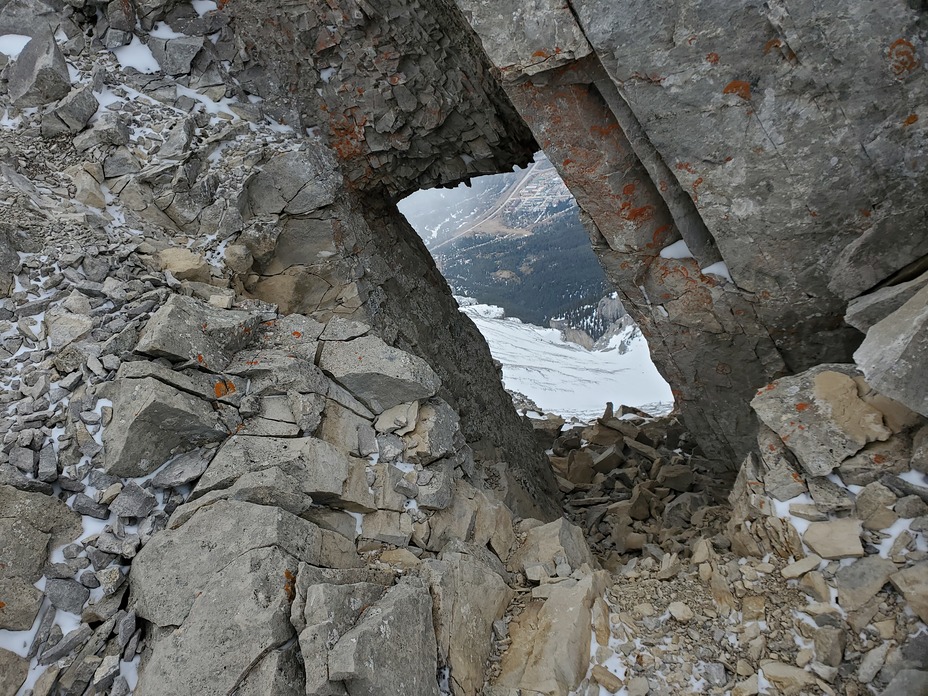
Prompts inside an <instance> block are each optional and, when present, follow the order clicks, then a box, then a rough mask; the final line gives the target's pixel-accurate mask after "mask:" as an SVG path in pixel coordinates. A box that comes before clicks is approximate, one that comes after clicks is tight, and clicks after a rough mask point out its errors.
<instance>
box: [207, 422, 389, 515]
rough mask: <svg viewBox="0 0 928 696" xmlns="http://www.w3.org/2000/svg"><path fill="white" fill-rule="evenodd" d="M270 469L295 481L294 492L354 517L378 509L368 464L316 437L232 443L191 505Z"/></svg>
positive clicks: (242, 438)
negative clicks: (357, 513) (296, 485)
mask: <svg viewBox="0 0 928 696" xmlns="http://www.w3.org/2000/svg"><path fill="white" fill-rule="evenodd" d="M271 467H276V468H278V469H280V471H281V472H283V473H284V474H286V475H287V476H290V477H292V478H293V479H295V480H296V481H297V482H298V487H297V488H296V489H295V490H296V491H298V492H300V493H302V494H303V495H305V496H309V497H311V498H312V499H313V500H315V501H316V502H319V503H326V504H330V505H334V506H336V507H341V508H343V509H346V510H351V511H353V512H371V511H373V510H376V509H377V501H376V496H375V494H374V493H373V492H371V491H370V489H369V487H368V484H367V472H366V467H367V462H365V461H363V460H360V459H355V458H352V457H348V456H346V455H345V454H343V453H342V452H341V451H339V450H338V449H337V448H335V447H333V446H332V445H330V444H329V443H328V442H325V441H323V440H318V439H316V438H312V437H305V438H273V437H252V436H247V435H235V436H233V437H231V438H229V439H228V440H227V441H226V442H224V443H223V445H222V447H220V448H219V451H218V452H217V453H216V456H215V457H214V458H213V460H212V462H210V465H209V467H207V469H206V471H205V472H204V474H203V476H202V477H201V478H200V481H199V482H198V483H197V486H196V488H195V489H194V491H193V493H192V494H191V502H193V501H196V500H197V499H198V498H200V497H201V496H205V495H207V494H209V493H211V492H215V491H220V490H222V489H226V488H229V487H230V486H232V485H233V484H234V483H235V481H236V480H237V479H238V478H239V477H240V476H243V475H245V474H249V473H255V472H260V471H264V470H265V469H269V468H271Z"/></svg>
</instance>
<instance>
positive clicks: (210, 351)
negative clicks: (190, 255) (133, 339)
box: [136, 295, 261, 371]
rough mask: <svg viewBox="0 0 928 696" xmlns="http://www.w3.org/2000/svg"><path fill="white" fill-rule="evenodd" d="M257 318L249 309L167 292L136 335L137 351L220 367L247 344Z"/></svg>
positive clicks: (250, 338) (210, 368)
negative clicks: (165, 299)
mask: <svg viewBox="0 0 928 696" xmlns="http://www.w3.org/2000/svg"><path fill="white" fill-rule="evenodd" d="M260 321H261V318H260V316H258V315H256V314H251V313H250V312H242V311H238V310H230V309H217V308H215V307H210V306H208V305H205V304H203V303H202V302H200V301H199V300H195V299H194V298H192V297H185V296H183V295H171V297H169V298H168V300H167V302H165V303H164V305H162V306H161V308H160V309H158V311H157V312H155V313H154V314H153V315H152V317H151V319H149V320H148V324H146V325H145V328H144V329H142V332H141V333H140V335H139V342H138V345H137V346H136V350H137V351H138V352H140V353H147V354H148V355H155V356H158V357H164V358H168V359H170V360H183V361H188V360H189V361H192V362H193V363H194V364H196V365H199V366H200V367H202V368H204V369H208V370H213V371H222V370H224V369H225V367H226V366H227V365H228V364H229V362H230V361H231V360H232V357H233V355H234V354H235V353H236V352H237V351H239V350H241V349H242V348H244V347H246V346H247V345H249V344H250V343H251V342H252V341H253V340H254V338H255V331H256V329H257V327H258V324H259V323H260Z"/></svg>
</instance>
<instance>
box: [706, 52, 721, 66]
mask: <svg viewBox="0 0 928 696" xmlns="http://www.w3.org/2000/svg"><path fill="white" fill-rule="evenodd" d="M706 62H707V63H711V64H712V65H718V64H719V54H718V53H715V52H713V53H707V54H706Z"/></svg>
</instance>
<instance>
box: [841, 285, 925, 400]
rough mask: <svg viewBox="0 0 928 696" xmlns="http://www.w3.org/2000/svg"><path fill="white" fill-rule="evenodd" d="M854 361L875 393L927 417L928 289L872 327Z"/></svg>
mask: <svg viewBox="0 0 928 696" xmlns="http://www.w3.org/2000/svg"><path fill="white" fill-rule="evenodd" d="M854 360H855V362H856V363H857V364H858V365H859V366H860V369H861V370H862V371H863V373H864V375H866V377H867V381H868V382H869V383H870V384H871V385H872V386H873V388H874V389H876V390H878V391H879V392H881V393H883V394H885V395H886V396H888V397H890V398H892V399H895V400H896V401H899V402H901V403H903V404H905V405H906V406H908V407H909V408H910V409H912V410H913V411H915V412H917V413H920V414H922V415H923V416H928V286H926V287H924V288H922V289H921V290H919V291H918V292H917V293H916V294H915V295H913V296H912V298H911V299H910V300H908V301H907V302H906V303H905V304H904V305H902V306H901V307H900V308H899V309H897V310H896V311H895V312H893V313H892V314H890V315H889V316H888V317H886V318H885V319H883V320H882V321H879V322H877V323H876V324H874V325H873V326H872V327H870V330H869V331H867V337H866V338H865V339H864V342H863V343H862V344H861V345H860V348H858V349H857V351H856V352H855V353H854Z"/></svg>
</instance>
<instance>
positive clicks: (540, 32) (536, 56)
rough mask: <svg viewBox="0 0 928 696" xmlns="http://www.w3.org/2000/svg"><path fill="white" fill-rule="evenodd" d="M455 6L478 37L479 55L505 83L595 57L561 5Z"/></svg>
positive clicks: (462, 0)
mask: <svg viewBox="0 0 928 696" xmlns="http://www.w3.org/2000/svg"><path fill="white" fill-rule="evenodd" d="M456 1H457V5H458V7H459V8H461V11H462V12H463V14H464V17H465V18H466V19H467V21H468V22H469V23H470V25H471V26H472V27H473V28H474V30H475V31H476V32H477V34H478V35H479V36H480V41H481V43H482V45H483V50H484V51H486V52H487V55H488V56H489V58H490V60H491V61H492V62H493V64H494V65H496V66H497V67H499V68H500V70H502V72H503V75H504V76H505V77H507V78H510V79H514V78H517V77H518V76H519V75H523V74H524V75H533V74H535V73H539V72H543V71H545V70H551V69H553V68H557V67H560V66H562V65H564V64H566V63H569V62H571V61H573V60H576V59H578V58H583V57H584V56H586V55H589V54H590V53H592V52H593V49H592V47H591V46H590V44H589V43H588V42H587V40H586V38H585V37H584V35H583V30H582V29H580V27H579V26H577V23H576V21H575V20H574V15H573V11H572V10H571V8H570V7H569V6H568V5H567V4H565V3H564V2H562V1H561V0H541V1H540V2H532V3H521V2H520V3H494V2H485V0H456ZM515 27H518V28H520V29H521V31H517V30H514V29H515Z"/></svg>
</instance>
